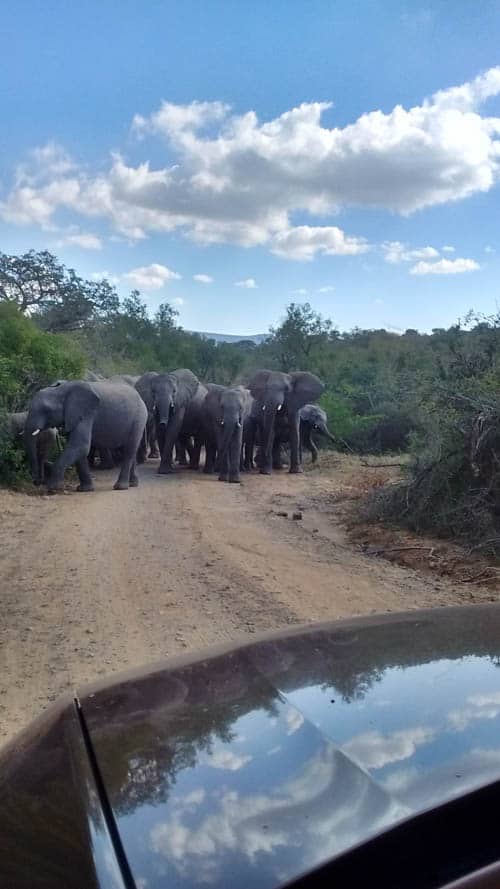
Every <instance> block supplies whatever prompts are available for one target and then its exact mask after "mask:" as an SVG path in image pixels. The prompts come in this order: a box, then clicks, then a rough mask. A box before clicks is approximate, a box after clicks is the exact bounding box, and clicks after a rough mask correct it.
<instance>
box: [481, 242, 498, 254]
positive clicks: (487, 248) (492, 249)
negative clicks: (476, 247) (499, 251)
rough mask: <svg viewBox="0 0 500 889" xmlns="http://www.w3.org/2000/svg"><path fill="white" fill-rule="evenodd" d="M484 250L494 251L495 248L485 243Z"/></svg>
mask: <svg viewBox="0 0 500 889" xmlns="http://www.w3.org/2000/svg"><path fill="white" fill-rule="evenodd" d="M484 252H485V253H496V250H495V248H494V247H492V246H491V244H486V247H485V248H484Z"/></svg>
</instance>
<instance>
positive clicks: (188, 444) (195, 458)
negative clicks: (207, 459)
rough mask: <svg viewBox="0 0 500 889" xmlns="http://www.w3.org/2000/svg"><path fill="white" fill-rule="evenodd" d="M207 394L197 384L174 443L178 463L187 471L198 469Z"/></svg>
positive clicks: (201, 386)
mask: <svg viewBox="0 0 500 889" xmlns="http://www.w3.org/2000/svg"><path fill="white" fill-rule="evenodd" d="M207 394H208V390H207V387H206V386H204V384H203V383H200V382H199V383H198V387H197V389H196V391H195V394H194V395H193V397H192V398H191V399H190V401H189V403H188V405H187V407H186V412H185V414H184V418H183V421H182V426H181V429H180V432H179V437H178V438H177V440H176V442H175V453H176V458H177V459H178V462H179V463H180V465H181V466H187V467H188V468H189V469H194V470H196V469H199V467H200V452H201V447H202V445H203V442H204V438H205V435H204V422H203V405H204V402H205V398H206V396H207ZM186 454H188V455H189V462H188V461H187V460H186Z"/></svg>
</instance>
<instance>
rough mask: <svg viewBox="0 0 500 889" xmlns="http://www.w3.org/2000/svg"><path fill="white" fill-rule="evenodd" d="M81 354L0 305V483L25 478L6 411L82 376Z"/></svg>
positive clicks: (20, 450)
mask: <svg viewBox="0 0 500 889" xmlns="http://www.w3.org/2000/svg"><path fill="white" fill-rule="evenodd" d="M84 364H85V360H84V356H83V354H82V352H81V351H80V350H79V349H77V348H75V347H74V345H72V344H71V343H70V342H68V341H67V340H65V339H64V338H63V337H61V336H58V335H54V334H49V333H44V332H42V331H41V330H39V329H38V328H37V327H36V326H35V324H34V323H33V321H32V320H30V318H26V317H25V316H24V315H22V314H21V313H20V311H19V310H18V309H17V308H16V307H15V306H14V305H12V304H10V303H0V482H1V483H2V484H8V485H12V484H14V483H15V482H17V481H20V480H22V479H23V478H25V477H28V470H27V463H26V458H25V453H24V448H23V446H22V443H21V442H19V443H18V442H16V441H13V439H12V436H11V435H10V432H9V430H8V428H7V424H6V413H7V412H8V411H18V410H25V409H26V408H27V407H28V405H29V401H30V398H31V396H32V394H33V392H35V391H36V390H37V389H40V388H41V387H42V386H46V385H49V384H50V383H52V382H53V381H54V380H56V379H62V378H65V379H72V378H77V377H80V376H81V375H82V373H83V368H84Z"/></svg>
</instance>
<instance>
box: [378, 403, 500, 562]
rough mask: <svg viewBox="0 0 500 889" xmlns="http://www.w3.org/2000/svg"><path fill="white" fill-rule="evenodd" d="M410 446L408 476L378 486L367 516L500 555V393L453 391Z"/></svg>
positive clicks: (429, 415) (432, 411)
mask: <svg viewBox="0 0 500 889" xmlns="http://www.w3.org/2000/svg"><path fill="white" fill-rule="evenodd" d="M411 447H412V450H413V452H414V457H413V460H412V462H411V463H410V464H409V467H408V470H407V477H406V478H405V480H404V481H403V482H402V483H401V484H399V485H396V486H391V487H390V488H387V489H381V490H380V491H378V492H377V493H376V494H375V495H374V496H373V498H372V499H371V500H370V502H369V504H368V507H367V517H368V518H370V519H372V520H375V521H378V520H382V521H385V522H393V523H397V524H398V525H405V526H406V527H408V528H411V529H412V530H414V531H417V532H431V533H434V534H437V536H441V537H455V538H456V539H458V540H463V541H467V542H468V543H470V544H471V545H472V546H473V547H477V548H480V549H482V550H484V551H485V552H490V553H491V554H493V555H496V556H498V555H500V399H498V398H492V397H487V396H485V395H482V396H476V397H475V398H471V397H468V396H467V397H465V396H453V395H451V396H449V397H448V399H447V400H446V401H444V400H442V401H441V402H440V403H439V404H436V405H435V406H434V409H432V410H430V411H429V413H428V415H427V421H426V427H425V429H423V430H422V431H421V432H420V433H417V434H414V435H413V436H412V443H411Z"/></svg>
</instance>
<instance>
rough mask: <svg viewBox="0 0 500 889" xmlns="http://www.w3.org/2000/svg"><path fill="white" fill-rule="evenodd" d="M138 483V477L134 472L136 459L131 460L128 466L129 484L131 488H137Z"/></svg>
mask: <svg viewBox="0 0 500 889" xmlns="http://www.w3.org/2000/svg"><path fill="white" fill-rule="evenodd" d="M138 484H139V478H138V476H137V472H136V461H135V460H133V461H132V463H131V466H130V474H129V485H130V487H131V488H137V486H138Z"/></svg>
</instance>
